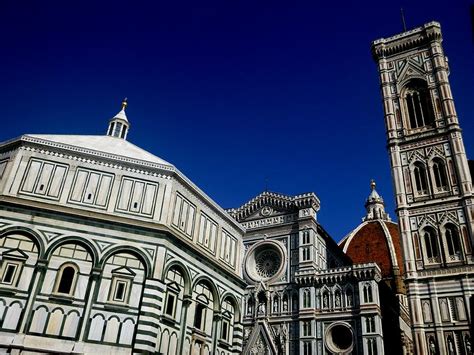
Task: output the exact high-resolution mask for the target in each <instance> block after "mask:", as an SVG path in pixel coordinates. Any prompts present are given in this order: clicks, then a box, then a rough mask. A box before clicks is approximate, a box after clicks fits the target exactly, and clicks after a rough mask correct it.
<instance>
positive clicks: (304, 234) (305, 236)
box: [303, 230, 310, 244]
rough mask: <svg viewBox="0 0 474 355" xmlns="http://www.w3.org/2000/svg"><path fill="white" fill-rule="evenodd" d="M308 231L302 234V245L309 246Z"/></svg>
mask: <svg viewBox="0 0 474 355" xmlns="http://www.w3.org/2000/svg"><path fill="white" fill-rule="evenodd" d="M309 240H310V238H309V231H307V230H306V231H304V232H303V244H309Z"/></svg>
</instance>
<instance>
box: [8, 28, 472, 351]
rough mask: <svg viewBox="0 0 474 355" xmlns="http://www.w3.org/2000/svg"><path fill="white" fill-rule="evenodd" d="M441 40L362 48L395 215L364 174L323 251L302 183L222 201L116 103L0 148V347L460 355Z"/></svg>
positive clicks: (464, 179)
mask: <svg viewBox="0 0 474 355" xmlns="http://www.w3.org/2000/svg"><path fill="white" fill-rule="evenodd" d="M441 41H442V36H441V31H440V25H439V24H438V23H435V22H433V23H429V24H426V25H424V26H422V27H419V28H416V29H413V30H410V31H408V32H404V33H401V34H398V35H396V36H393V37H389V38H384V39H380V40H377V41H375V42H373V45H372V52H373V56H374V58H375V60H376V62H377V65H378V69H379V73H380V81H381V90H382V98H383V103H384V105H383V107H384V112H385V123H386V133H387V139H388V147H389V155H390V162H391V167H392V176H393V182H394V188H395V197H396V203H397V210H396V213H397V217H398V224H397V223H395V222H393V221H392V220H391V219H390V217H389V215H388V214H387V213H386V211H385V208H384V201H383V198H382V197H381V196H380V195H379V194H378V193H377V191H376V186H375V182H372V183H371V186H370V187H371V188H370V192H369V195H368V197H367V200H366V201H365V208H366V213H365V216H364V217H363V221H362V223H361V224H360V225H359V226H356V227H355V228H354V229H353V230H352V231H350V232H349V233H348V234H347V235H346V236H345V237H344V238H342V240H341V241H340V242H339V244H337V243H336V242H335V241H334V239H333V238H331V236H329V235H328V233H327V232H326V231H325V230H324V228H323V226H322V225H321V224H320V223H319V221H318V219H317V215H318V211H319V208H320V201H319V199H318V197H317V196H316V195H315V194H314V193H303V194H300V195H296V196H289V195H285V194H280V193H274V192H269V191H264V192H262V193H261V194H259V195H258V196H256V197H254V198H253V199H251V200H249V201H248V202H246V203H244V204H243V205H242V206H240V207H236V208H232V209H228V210H224V209H222V208H221V207H220V206H218V205H217V204H216V203H215V202H214V201H213V200H212V199H210V198H209V197H208V196H207V195H206V194H205V193H204V192H203V191H201V190H200V189H199V188H198V187H197V186H196V185H195V184H194V183H193V182H191V181H190V180H189V179H188V178H187V177H186V176H184V175H183V174H182V173H181V172H180V171H179V170H178V169H177V168H176V167H175V166H174V165H172V164H170V163H169V162H166V161H164V160H163V159H161V158H159V157H157V156H155V155H153V154H151V153H149V152H147V151H144V150H143V149H141V148H139V147H137V146H135V145H133V144H132V143H130V142H128V141H127V136H128V131H129V128H130V123H129V120H128V118H127V116H126V113H125V109H126V106H127V103H126V102H123V104H122V109H121V110H120V112H119V113H118V114H116V115H115V116H114V117H113V118H112V119H111V120H110V121H109V126H108V129H107V133H106V135H102V136H78V135H31V134H28V135H23V136H21V137H18V138H15V139H11V140H9V141H6V142H3V143H1V144H0V352H4V353H13V354H21V353H25V354H27V353H28V354H33V353H53V354H54V353H56V354H64V353H75V354H96V353H100V352H102V353H105V354H120V353H123V354H126V353H127V354H129V353H135V352H140V353H150V354H193V355H194V354H195V355H204V354H218V355H231V354H241V353H243V354H262V355H273V354H275V355H276V354H302V355H310V354H328V355H329V354H359V355H362V354H367V355H383V354H404V355H405V354H430V355H432V354H450V355H451V354H456V355H469V354H472V348H471V334H470V320H471V312H470V309H471V307H470V306H471V302H472V295H473V293H474V284H473V277H474V268H473V258H472V245H473V244H472V243H473V235H474V234H473V232H474V230H473V229H474V224H473V218H474V211H472V208H473V207H472V205H473V202H474V200H473V196H472V180H471V174H470V171H469V166H468V161H467V158H466V154H465V151H464V145H463V141H462V135H461V130H460V128H459V123H458V120H457V116H456V112H455V109H454V103H453V98H452V95H451V91H450V86H449V81H448V72H449V68H448V65H447V59H446V57H445V56H444V53H443V49H442V46H441ZM386 183H388V182H386ZM361 205H362V201H361ZM361 216H362V213H361Z"/></svg>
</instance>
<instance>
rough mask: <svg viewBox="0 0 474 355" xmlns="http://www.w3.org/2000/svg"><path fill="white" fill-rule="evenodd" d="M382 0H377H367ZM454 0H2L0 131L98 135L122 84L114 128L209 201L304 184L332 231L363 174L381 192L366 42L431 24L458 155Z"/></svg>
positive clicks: (468, 126)
mask: <svg viewBox="0 0 474 355" xmlns="http://www.w3.org/2000/svg"><path fill="white" fill-rule="evenodd" d="M382 4H383V5H382ZM469 4H470V3H469V2H468V1H450V2H446V1H405V2H398V1H384V2H382V1H376V2H375V1H374V2H372V3H368V2H359V3H356V2H352V1H350V2H346V3H344V2H341V1H332V2H316V1H248V0H242V1H227V0H220V1H215V2H207V1H189V2H181V1H133V2H132V1H128V2H121V1H113V2H112V1H111V2H109V3H107V2H106V1H94V2H87V1H74V2H73V1H58V2H53V1H16V0H6V1H5V0H4V1H2V5H1V11H0V31H1V33H2V42H1V47H0V64H1V65H0V72H1V81H0V83H1V84H0V107H1V116H2V122H3V124H2V129H1V130H0V140H2V141H3V140H6V139H10V138H12V137H15V136H18V135H21V134H23V133H50V134H53V133H54V134H103V133H105V130H106V128H107V123H108V120H109V119H110V118H111V117H112V116H113V115H114V114H115V113H116V112H118V110H119V109H120V101H121V100H122V98H123V97H125V96H126V97H128V99H129V107H128V110H127V114H128V117H129V119H130V121H131V124H132V127H131V131H130V134H129V140H130V141H131V142H133V143H135V144H137V145H139V146H141V147H142V148H144V149H146V150H149V151H150V152H152V153H154V154H155V155H158V156H160V157H162V158H163V159H165V160H168V161H169V162H171V163H173V164H175V165H176V166H177V167H178V168H179V169H180V170H181V171H183V172H184V173H185V174H186V175H187V176H188V177H189V178H190V179H191V180H193V181H194V182H195V183H196V184H197V185H198V186H199V187H201V188H202V189H203V190H204V191H205V192H206V193H207V194H208V195H210V196H211V197H212V198H213V199H214V200H215V201H216V202H218V203H219V204H220V205H221V206H223V207H237V206H240V205H241V204H243V203H244V202H246V201H247V200H248V199H250V198H252V197H254V196H255V195H257V194H258V193H260V192H261V191H262V190H264V188H265V179H266V178H268V187H269V190H271V191H276V192H281V193H285V194H298V193H302V192H308V191H314V192H315V193H316V194H317V195H318V196H319V198H320V199H321V211H320V213H319V216H318V218H319V221H320V222H321V224H322V225H323V226H324V227H325V228H326V229H327V230H328V231H329V233H330V234H331V235H332V236H333V238H334V239H336V240H339V239H340V238H342V237H343V236H344V235H345V234H346V233H348V232H349V231H350V230H352V229H353V228H355V227H356V226H357V225H358V224H359V222H360V220H361V218H362V217H363V215H364V213H365V211H364V206H363V204H364V201H365V198H366V197H367V195H368V193H369V180H370V179H371V178H374V179H376V181H377V186H378V187H377V189H378V191H379V192H380V193H381V194H382V195H383V197H384V198H385V201H386V204H387V209H388V210H389V212H390V214H391V215H392V217H393V218H395V216H394V211H393V210H394V203H393V191H392V183H391V178H390V169H389V160H388V154H387V152H386V148H385V131H384V123H383V113H382V105H381V99H380V93H379V83H378V76H377V71H376V67H375V64H374V63H373V61H372V58H371V54H370V44H371V41H372V40H374V39H377V38H380V37H383V36H390V35H393V34H395V33H397V32H399V31H400V30H401V21H400V15H399V10H400V7H403V8H404V10H405V14H406V22H407V25H408V27H414V26H417V25H420V24H423V23H425V22H428V21H431V20H437V21H439V22H441V25H442V29H443V33H444V39H445V42H444V47H445V52H446V54H447V55H448V56H449V59H450V67H451V84H452V89H453V93H454V98H455V102H456V108H457V111H458V114H459V116H460V122H461V125H462V128H463V129H464V141H465V143H466V148H467V152H468V156H470V157H474V141H473V139H472V137H473V136H474V122H473V120H472V112H473V108H474V107H473V104H472V103H473V102H474V85H473V84H474V55H473V52H474V47H473V41H472V34H471V29H470V28H471V27H470V26H471V25H470V18H469Z"/></svg>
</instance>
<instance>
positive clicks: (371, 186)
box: [370, 179, 375, 190]
mask: <svg viewBox="0 0 474 355" xmlns="http://www.w3.org/2000/svg"><path fill="white" fill-rule="evenodd" d="M370 189H371V190H375V180H374V179H372V180H370Z"/></svg>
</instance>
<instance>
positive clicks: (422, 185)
mask: <svg viewBox="0 0 474 355" xmlns="http://www.w3.org/2000/svg"><path fill="white" fill-rule="evenodd" d="M413 174H414V175H415V189H416V191H417V192H418V194H420V195H425V194H427V193H428V183H427V181H426V170H425V167H424V165H423V164H422V163H420V162H416V163H415V168H414V169H413Z"/></svg>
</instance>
